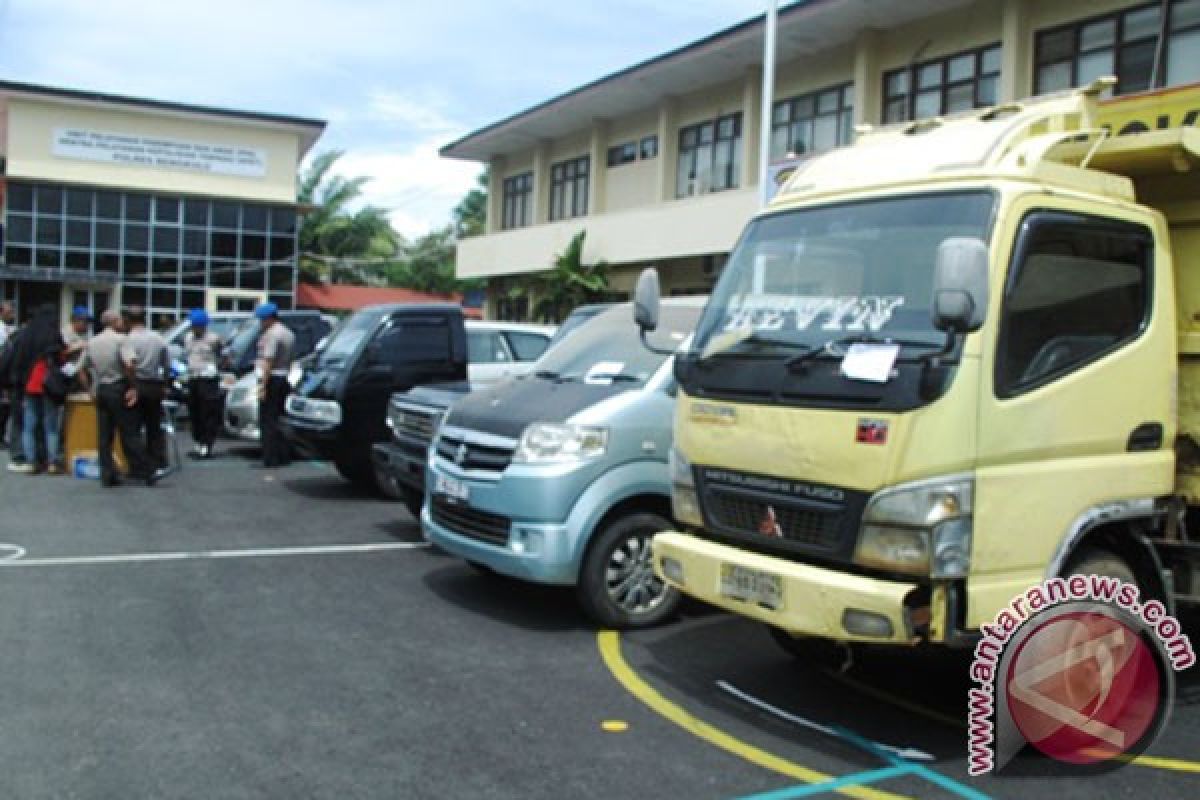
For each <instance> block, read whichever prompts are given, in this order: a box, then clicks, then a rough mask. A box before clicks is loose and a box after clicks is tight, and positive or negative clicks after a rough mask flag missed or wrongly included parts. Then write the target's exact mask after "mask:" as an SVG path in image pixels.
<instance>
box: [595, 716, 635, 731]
mask: <svg viewBox="0 0 1200 800" xmlns="http://www.w3.org/2000/svg"><path fill="white" fill-rule="evenodd" d="M600 727H601V728H602V729H603V730H604V732H605V733H624V732H625V731H627V730H629V723H628V722H626V721H625V720H623V719H606V720H604V722H601V723H600Z"/></svg>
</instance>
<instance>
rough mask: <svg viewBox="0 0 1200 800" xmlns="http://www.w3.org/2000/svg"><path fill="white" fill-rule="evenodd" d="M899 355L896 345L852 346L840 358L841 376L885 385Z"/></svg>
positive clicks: (862, 344) (859, 344) (898, 346)
mask: <svg viewBox="0 0 1200 800" xmlns="http://www.w3.org/2000/svg"><path fill="white" fill-rule="evenodd" d="M899 355H900V345H898V344H866V343H862V342H860V343H857V344H852V345H850V347H849V348H848V349H847V350H846V355H845V356H843V357H842V374H843V375H845V376H846V377H847V378H849V379H850V380H854V381H868V382H870V383H887V382H888V379H889V378H890V377H891V376H892V367H894V366H895V365H896V357H897V356H899Z"/></svg>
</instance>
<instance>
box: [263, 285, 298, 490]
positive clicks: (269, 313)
mask: <svg viewBox="0 0 1200 800" xmlns="http://www.w3.org/2000/svg"><path fill="white" fill-rule="evenodd" d="M254 316H255V317H257V318H258V320H259V326H260V328H261V330H262V333H261V334H260V335H259V337H258V368H259V375H260V376H261V377H260V379H259V380H260V383H259V385H258V426H259V430H261V431H262V457H263V466H264V467H284V466H287V464H288V462H289V461H290V454H289V452H288V443H287V440H285V439H284V438H283V431H282V430H280V427H279V420H280V418H281V417H282V416H283V411H284V403H285V402H286V401H287V395H288V390H289V389H290V388H291V387H289V385H288V381H287V374H288V370H289V369H290V368H291V366H292V351H293V348H294V346H295V342H296V336H295V334H293V333H292V332H291V331H290V330H288V328H287V326H286V325H284V324H283V323H281V322H280V321H279V308H278V306H276V305H275V304H274V303H263V304H262V305H260V306H259V307H258V308H256V309H254Z"/></svg>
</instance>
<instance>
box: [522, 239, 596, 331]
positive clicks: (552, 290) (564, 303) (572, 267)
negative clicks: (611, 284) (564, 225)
mask: <svg viewBox="0 0 1200 800" xmlns="http://www.w3.org/2000/svg"><path fill="white" fill-rule="evenodd" d="M586 237H587V231H580V232H579V233H577V234H575V235H574V236H573V237H571V241H570V242H569V243H568V244H567V249H566V250H564V251H563V252H562V254H561V255H558V256H555V258H554V267H553V268H552V269H550V270H549V271H548V272H542V273H539V274H537V275H532V276H530V277H531V281H530V282H531V283H532V287H531V288H532V289H533V291H534V293H535V294H536V296H537V300H536V302H535V304H534V307H533V315H534V317H535V318H540V319H541V320H543V321H545V322H559V321H561V320H562V319H563V317H565V316H566V315H567V314H568V313H570V311H571V309H573V308H575V307H576V306H580V305H583V304H584V303H588V302H592V301H595V300H597V299H599V297H600V295H601V293H603V292H604V290H605V289H607V288H608V264H607V263H606V262H604V261H597V262H596V263H594V264H584V263H583V242H584V239H585V238H586ZM518 291H520V290H518Z"/></svg>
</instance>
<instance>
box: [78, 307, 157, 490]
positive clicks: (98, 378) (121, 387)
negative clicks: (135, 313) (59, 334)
mask: <svg viewBox="0 0 1200 800" xmlns="http://www.w3.org/2000/svg"><path fill="white" fill-rule="evenodd" d="M100 321H101V323H102V324H103V325H104V330H103V331H102V332H101V333H99V334H98V335H96V336H93V337H92V339H91V341H89V342H88V343H87V345H86V346H85V347H84V351H83V360H82V362H81V363H80V375H81V376H82V379H83V381H84V383H85V384H88V385H92V386H94V387H95V396H96V439H97V450H99V451H100V452H99V456H100V481H101V483H102V484H103V485H104V486H117V485H118V484H120V482H121V481H120V479H119V478H118V477H117V470H116V465H115V464H114V463H113V432H114V431H119V432H120V434H121V445H122V447H123V448H124V450H125V458H126V459H128V460H129V475H130V477H132V478H134V479H135V480H139V481H144V482H145V484H146V485H147V486H153V485H154V484H155V483H157V482H158V480H159V479H160V478H162V477H163V474H164V471H163V470H156V469H155V468H154V466H153V465H152V464H151V462H150V457H149V456H148V455H147V454H146V449H145V447H144V446H143V445H142V441H141V436H140V435H139V432H138V420H139V415H138V412H137V410H136V409H135V408H134V406H135V405H136V404H137V389H136V388H134V382H135V379H136V376H137V373H136V367H135V365H136V360H137V356H136V354H135V353H134V351H133V348H131V347H130V346H129V343H128V341H126V338H125V336H124V335H122V334H121V333H120V332H118V330H117V328H118V326H119V325H120V324H121V317H120V316H119V315H118V314H117V312H115V311H105V312H104V313H103V314H102V315H101V316H100ZM89 371H90V372H89Z"/></svg>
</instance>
